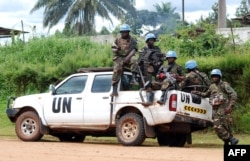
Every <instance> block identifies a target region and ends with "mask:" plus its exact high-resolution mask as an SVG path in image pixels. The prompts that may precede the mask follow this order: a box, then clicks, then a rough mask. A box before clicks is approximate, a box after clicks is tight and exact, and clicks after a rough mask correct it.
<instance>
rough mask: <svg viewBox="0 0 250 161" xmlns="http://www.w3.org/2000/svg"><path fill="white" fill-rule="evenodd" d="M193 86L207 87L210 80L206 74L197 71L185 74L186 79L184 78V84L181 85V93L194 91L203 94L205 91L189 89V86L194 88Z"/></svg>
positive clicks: (195, 88) (200, 88) (196, 88)
mask: <svg viewBox="0 0 250 161" xmlns="http://www.w3.org/2000/svg"><path fill="white" fill-rule="evenodd" d="M194 85H200V86H204V87H209V85H210V80H209V78H208V76H207V74H206V73H204V72H199V71H198V70H194V71H190V72H189V73H187V74H186V78H185V83H184V85H183V87H184V90H183V91H186V92H191V91H192V90H196V91H200V92H203V91H204V90H205V88H204V87H191V88H189V86H194Z"/></svg>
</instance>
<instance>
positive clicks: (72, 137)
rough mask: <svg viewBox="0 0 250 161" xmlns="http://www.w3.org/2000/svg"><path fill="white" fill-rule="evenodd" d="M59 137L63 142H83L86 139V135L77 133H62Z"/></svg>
mask: <svg viewBox="0 0 250 161" xmlns="http://www.w3.org/2000/svg"><path fill="white" fill-rule="evenodd" d="M57 137H58V139H59V140H60V141H61V142H77V143H81V142H83V141H84V139H85V135H77V134H60V135H59V136H57Z"/></svg>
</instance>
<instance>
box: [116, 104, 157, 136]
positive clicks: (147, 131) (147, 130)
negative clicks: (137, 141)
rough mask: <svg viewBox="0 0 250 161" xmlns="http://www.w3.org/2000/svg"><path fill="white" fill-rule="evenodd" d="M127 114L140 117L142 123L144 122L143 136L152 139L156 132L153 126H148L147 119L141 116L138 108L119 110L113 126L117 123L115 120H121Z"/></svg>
mask: <svg viewBox="0 0 250 161" xmlns="http://www.w3.org/2000/svg"><path fill="white" fill-rule="evenodd" d="M127 113H136V114H138V115H140V116H141V117H142V118H143V122H144V130H145V135H146V136H147V137H151V138H154V137H155V136H156V132H155V129H154V127H153V126H150V125H149V124H148V122H147V118H146V117H145V116H144V115H143V113H142V111H140V110H139V109H138V108H136V107H134V106H125V107H123V108H121V109H120V110H119V111H118V112H117V113H116V116H115V124H116V123H117V120H118V119H119V118H121V117H122V116H123V115H125V114H127Z"/></svg>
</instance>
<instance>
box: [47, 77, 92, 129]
mask: <svg viewBox="0 0 250 161" xmlns="http://www.w3.org/2000/svg"><path fill="white" fill-rule="evenodd" d="M86 82H87V75H79V76H73V77H71V78H69V79H68V80H66V81H65V82H63V83H62V84H61V85H60V86H59V87H57V88H56V90H55V93H54V94H53V95H51V97H48V98H47V100H46V101H45V106H44V107H45V108H44V116H45V119H46V120H47V122H48V124H49V125H51V124H55V125H58V126H59V125H67V124H71V125H73V124H76V125H80V124H82V123H83V102H84V98H85V96H86V92H85V90H86V88H85V86H86Z"/></svg>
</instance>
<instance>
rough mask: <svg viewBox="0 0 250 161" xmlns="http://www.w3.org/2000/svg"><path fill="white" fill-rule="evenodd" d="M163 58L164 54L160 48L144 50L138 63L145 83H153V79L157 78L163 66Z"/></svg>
mask: <svg viewBox="0 0 250 161" xmlns="http://www.w3.org/2000/svg"><path fill="white" fill-rule="evenodd" d="M162 57H163V54H162V53H161V50H160V48H159V47H158V46H153V47H152V48H148V46H145V47H144V48H142V50H141V52H140V56H139V59H138V63H139V67H140V70H141V71H142V74H143V77H144V81H145V82H147V81H150V82H151V81H152V79H153V77H156V74H157V72H158V70H159V68H160V66H161V65H162V64H163V60H162Z"/></svg>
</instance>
